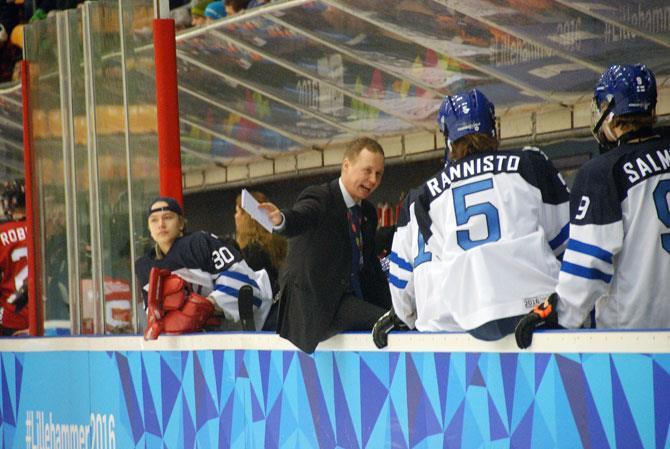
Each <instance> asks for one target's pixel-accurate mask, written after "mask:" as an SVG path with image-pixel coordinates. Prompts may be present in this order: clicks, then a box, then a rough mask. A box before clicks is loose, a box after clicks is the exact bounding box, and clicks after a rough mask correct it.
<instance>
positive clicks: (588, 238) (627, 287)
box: [517, 64, 670, 347]
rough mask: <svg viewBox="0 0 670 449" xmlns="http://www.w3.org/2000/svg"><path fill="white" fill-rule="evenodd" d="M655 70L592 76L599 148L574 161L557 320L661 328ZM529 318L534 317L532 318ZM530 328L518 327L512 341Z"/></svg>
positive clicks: (664, 213) (669, 283)
mask: <svg viewBox="0 0 670 449" xmlns="http://www.w3.org/2000/svg"><path fill="white" fill-rule="evenodd" d="M656 96H657V93H656V79H655V77H654V74H653V72H652V71H651V70H650V69H649V68H648V67H646V66H644V65H641V64H637V65H613V66H611V67H610V68H609V69H607V70H606V71H605V72H604V73H603V74H602V76H601V78H600V80H599V81H598V84H597V85H596V88H595V92H594V97H593V103H594V108H593V110H594V128H593V132H594V136H595V137H596V139H597V141H598V142H599V143H600V145H601V148H603V149H604V150H605V152H604V154H602V155H600V156H599V157H597V158H595V159H593V160H591V161H589V162H587V163H586V164H584V166H583V167H582V168H581V169H580V170H579V172H578V173H577V176H576V178H575V183H574V186H573V188H572V192H571V195H570V216H571V220H570V238H569V241H568V245H567V249H566V251H565V255H564V257H563V263H562V265H561V273H560V276H559V284H558V287H557V293H558V296H559V298H558V303H557V311H558V322H559V324H560V325H562V326H564V327H568V328H577V327H580V326H582V325H583V324H584V323H585V322H588V321H589V320H588V317H589V314H590V312H591V311H592V310H593V309H594V307H595V318H596V327H599V328H615V329H633V328H668V327H670V133H669V132H668V130H667V129H656V130H655V129H654V128H653V125H654V122H655V119H656V111H655V108H656ZM531 321H536V320H532V319H531ZM531 337H532V333H531V332H529V329H528V328H526V329H525V332H524V329H522V328H519V329H518V332H517V342H518V343H519V345H520V346H521V347H525V346H528V345H529V344H530V338H531Z"/></svg>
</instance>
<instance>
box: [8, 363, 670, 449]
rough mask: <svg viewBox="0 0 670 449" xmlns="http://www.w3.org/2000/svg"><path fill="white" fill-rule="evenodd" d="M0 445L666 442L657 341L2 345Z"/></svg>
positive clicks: (667, 409)
mask: <svg viewBox="0 0 670 449" xmlns="http://www.w3.org/2000/svg"><path fill="white" fill-rule="evenodd" d="M0 370H1V376H2V379H1V380H2V385H1V387H2V391H1V395H2V408H1V410H0V435H1V438H2V448H3V449H10V448H12V449H14V448H31V449H38V448H39V449H42V448H44V449H46V448H62V449H66V448H89V449H95V448H100V449H117V448H118V449H129V448H157V449H177V448H228V447H230V448H269V449H273V448H278V449H279V448H390V447H393V448H479V447H484V448H510V447H513V448H542V449H545V448H552V447H563V448H646V449H652V448H660V449H668V448H670V439H669V436H668V430H669V427H670V354H651V355H644V354H532V353H509V354H500V353H430V352H423V353H391V352H360V353H359V352H317V353H316V354H314V355H312V356H310V355H305V354H303V353H299V352H292V351H257V350H227V351H211V350H210V351H165V352H149V351H138V352H117V351H109V352H86V351H81V352H58V351H56V352H38V353H31V352H26V353H12V352H3V353H2V354H1V356H0Z"/></svg>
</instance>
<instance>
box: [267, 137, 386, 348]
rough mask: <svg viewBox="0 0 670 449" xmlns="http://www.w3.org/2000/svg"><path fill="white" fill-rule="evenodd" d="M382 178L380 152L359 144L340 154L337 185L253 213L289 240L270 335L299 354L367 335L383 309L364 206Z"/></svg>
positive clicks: (373, 217)
mask: <svg viewBox="0 0 670 449" xmlns="http://www.w3.org/2000/svg"><path fill="white" fill-rule="evenodd" d="M383 173H384V150H383V149H382V147H381V145H379V143H378V142H377V141H375V140H373V139H370V138H367V137H364V138H359V139H356V140H354V141H353V142H352V143H351V144H350V145H349V147H348V148H347V150H346V151H345V153H344V160H343V161H342V168H341V174H340V177H339V179H335V180H333V181H331V182H330V183H327V184H322V185H318V186H311V187H308V188H307V189H305V190H304V191H303V192H302V193H301V194H300V196H299V197H298V200H297V201H296V202H295V204H294V205H293V207H291V208H290V209H283V210H281V211H280V210H279V208H277V206H275V205H274V204H272V203H261V205H260V208H261V209H263V210H264V211H265V212H266V213H267V214H268V216H269V218H270V220H271V222H272V223H273V224H274V226H275V230H276V232H279V233H281V234H282V235H285V236H286V237H288V238H289V249H288V256H287V257H286V265H285V270H284V271H283V272H282V275H281V277H280V285H281V297H280V303H279V320H278V332H279V334H280V335H281V336H282V337H284V338H287V339H289V340H290V341H291V342H293V343H294V344H295V345H296V346H297V347H298V348H300V349H302V350H303V351H305V352H309V353H311V352H313V351H314V350H315V349H316V346H317V344H318V343H319V342H320V341H323V340H325V339H327V338H329V337H331V336H333V335H335V334H336V333H338V332H342V331H347V330H370V329H371V328H372V326H373V324H374V323H375V322H376V321H377V319H378V318H379V317H380V316H382V314H383V313H384V312H385V311H386V310H387V309H388V308H389V307H390V305H391V301H390V299H391V298H390V295H389V291H388V283H387V281H386V277H385V276H384V274H383V273H382V270H381V266H380V264H379V259H378V258H377V254H376V252H375V244H374V234H375V229H376V228H377V212H376V209H375V207H374V206H373V205H372V204H371V203H370V202H369V201H367V198H368V197H369V196H370V195H371V194H372V192H374V191H375V189H376V188H377V187H378V186H379V183H380V182H381V179H382V175H383Z"/></svg>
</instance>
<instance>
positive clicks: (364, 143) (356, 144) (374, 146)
mask: <svg viewBox="0 0 670 449" xmlns="http://www.w3.org/2000/svg"><path fill="white" fill-rule="evenodd" d="M363 150H368V151H369V152H371V153H377V154H381V155H382V157H384V149H383V148H382V146H381V145H380V144H379V142H377V141H376V140H375V139H372V138H370V137H359V138H358V139H355V140H353V141H351V143H349V145H348V146H347V149H346V150H345V152H344V159H348V160H349V162H355V161H356V158H358V155H359V154H361V151H363Z"/></svg>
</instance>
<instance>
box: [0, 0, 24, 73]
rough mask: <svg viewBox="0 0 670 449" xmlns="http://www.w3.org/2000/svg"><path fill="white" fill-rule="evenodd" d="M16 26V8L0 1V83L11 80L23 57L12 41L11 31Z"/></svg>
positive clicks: (14, 5)
mask: <svg viewBox="0 0 670 449" xmlns="http://www.w3.org/2000/svg"><path fill="white" fill-rule="evenodd" d="M18 25H19V8H18V6H17V5H16V4H14V3H13V2H11V3H10V2H5V1H4V0H0V83H4V82H9V81H12V80H13V78H14V76H13V74H14V67H15V65H16V63H17V62H18V61H20V60H21V58H22V57H23V55H22V51H21V47H19V46H17V45H16V43H15V42H14V41H13V39H12V31H14V28H16V27H17V26H18Z"/></svg>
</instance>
